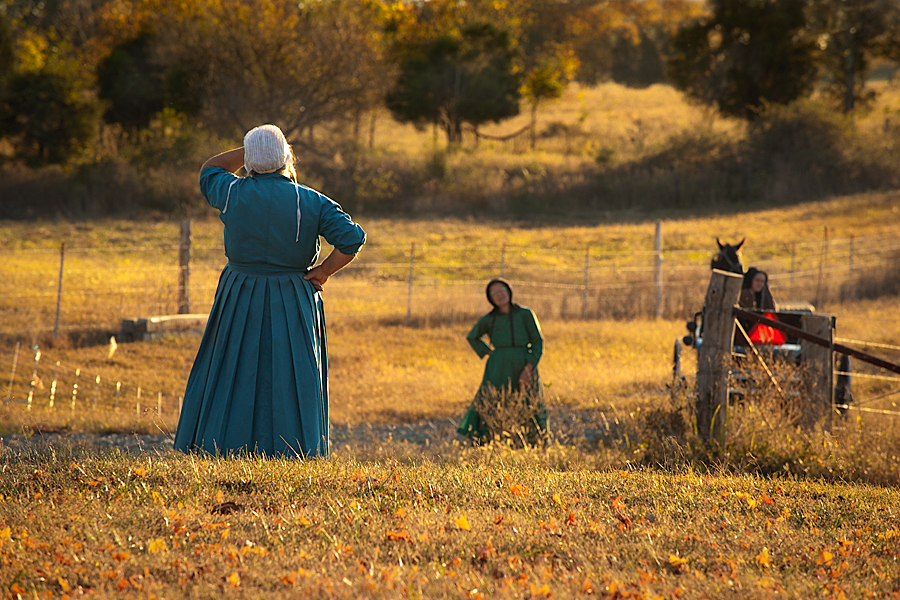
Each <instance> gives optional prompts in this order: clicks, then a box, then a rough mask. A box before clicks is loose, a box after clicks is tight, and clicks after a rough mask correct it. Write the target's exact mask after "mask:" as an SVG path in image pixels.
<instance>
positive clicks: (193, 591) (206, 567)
mask: <svg viewBox="0 0 900 600" xmlns="http://www.w3.org/2000/svg"><path fill="white" fill-rule="evenodd" d="M441 451H442V452H446V451H447V448H443V449H442V450H441ZM445 456H446V455H445ZM0 462H2V464H3V476H2V477H0V496H2V502H0V559H2V561H3V564H4V568H3V569H0V589H2V590H3V592H4V594H5V595H6V596H7V597H11V598H16V597H23V598H24V597H66V596H68V597H74V596H76V595H80V594H85V595H89V594H94V595H97V596H99V597H110V596H117V597H135V598H136V597H142V598H144V597H146V598H154V597H156V598H161V597H166V598H201V597H204V598H205V597H222V596H229V595H233V596H237V597H245V598H258V597H266V598H273V597H275V598H296V597H298V596H315V597H321V598H361V597H366V598H398V597H416V598H549V597H560V598H573V597H582V596H584V597H593V596H596V597H609V598H614V597H629V596H631V597H664V598H669V597H676V598H678V597H687V598H701V597H704V598H711V597H716V598H753V599H755V598H771V597H773V596H777V595H785V596H787V597H798V598H799V597H802V598H812V597H819V596H821V597H847V598H863V597H888V596H889V595H890V594H891V593H892V592H893V591H895V590H896V586H897V583H898V581H897V576H898V572H897V560H898V559H900V556H898V545H897V538H898V536H900V532H898V529H897V521H896V517H895V514H894V513H895V511H896V506H897V501H898V497H897V492H896V489H894V488H889V487H888V488H886V487H870V486H865V485H850V484H822V483H815V482H804V481H798V480H797V479H794V478H791V477H784V478H781V479H760V478H756V477H749V476H733V475H728V474H725V473H720V474H717V475H714V474H708V473H705V472H698V471H694V470H691V469H688V470H683V471H681V472H677V473H665V472H658V471H624V470H615V469H604V468H597V467H601V466H602V463H603V459H591V458H590V457H584V456H576V455H573V454H572V453H567V452H565V451H563V450H560V449H551V450H550V451H547V452H541V453H538V452H533V451H518V452H512V451H510V450H509V449H508V448H504V447H496V446H488V447H486V448H483V449H474V450H465V451H459V450H457V451H456V453H455V454H453V455H450V456H447V458H445V459H443V460H442V459H435V458H428V457H423V456H421V455H419V456H418V457H417V458H413V459H409V458H401V459H400V460H397V459H395V458H392V457H391V454H390V453H388V454H385V453H384V452H383V451H382V452H376V453H373V454H370V455H369V456H367V457H366V458H365V459H359V458H355V457H353V456H336V457H333V458H331V459H328V460H319V461H307V462H296V461H280V460H269V461H259V460H208V459H203V458H198V457H188V456H184V455H175V454H170V455H163V456H159V457H129V456H120V455H115V454H112V455H101V456H96V455H94V456H86V455H83V454H82V453H80V452H78V451H77V450H75V451H71V450H65V449H64V450H62V451H56V452H53V453H49V452H48V453H37V454H32V455H29V456H23V457H15V456H10V455H8V454H4V455H3V456H0Z"/></svg>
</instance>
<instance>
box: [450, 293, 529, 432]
mask: <svg viewBox="0 0 900 600" xmlns="http://www.w3.org/2000/svg"><path fill="white" fill-rule="evenodd" d="M485 337H487V339H488V341H489V342H490V344H488V343H486V342H485V341H484V339H483V338H485ZM466 340H467V341H468V342H469V345H470V346H471V347H472V349H473V350H474V351H475V353H476V354H478V357H479V358H484V356H485V355H487V356H488V359H487V363H486V364H485V366H484V376H483V377H482V380H481V385H480V386H479V388H478V392H477V393H476V396H475V401H474V402H473V403H472V406H471V407H470V408H469V411H468V412H467V413H466V416H465V417H464V418H463V421H462V423H461V424H460V427H459V432H460V433H462V434H464V435H469V436H471V437H477V438H484V437H488V436H489V435H490V433H491V432H489V431H488V430H487V428H486V426H485V424H484V423H483V420H482V419H481V418H480V416H479V415H478V410H480V409H479V405H482V408H481V410H483V405H484V402H485V398H487V397H488V396H490V395H494V396H496V394H497V392H501V393H502V392H503V391H504V390H505V391H506V392H526V393H527V395H528V396H529V398H530V399H531V401H532V406H534V407H535V408H536V409H537V414H536V419H537V422H538V428H539V429H541V430H543V429H544V426H545V425H546V413H545V412H544V411H543V402H542V399H541V397H542V392H541V385H540V377H539V375H538V370H537V366H538V363H539V362H540V360H541V356H542V355H543V352H544V338H543V335H542V334H541V327H540V325H539V324H538V321H537V318H536V317H535V316H534V312H532V311H531V309H528V308H524V307H515V308H514V309H513V310H511V311H510V312H509V313H493V312H492V313H488V314H486V315H485V316H483V317H482V318H481V319H479V320H478V322H477V323H476V324H475V326H474V327H473V328H472V329H471V331H469V333H468V335H467V336H466ZM527 363H531V364H532V365H533V366H534V367H535V368H534V369H533V371H532V379H531V383H530V385H529V386H528V389H527V390H522V389H520V385H519V376H520V375H521V373H522V370H523V369H524V368H525V365H526V364H527Z"/></svg>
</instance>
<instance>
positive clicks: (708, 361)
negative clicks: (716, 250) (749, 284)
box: [696, 269, 744, 441]
mask: <svg viewBox="0 0 900 600" xmlns="http://www.w3.org/2000/svg"><path fill="white" fill-rule="evenodd" d="M743 280H744V278H743V277H742V276H741V275H738V274H737V273H728V272H726V271H720V270H718V269H713V272H712V278H711V279H710V280H709V288H708V289H707V291H706V301H705V302H704V305H703V325H702V340H703V342H702V343H701V344H700V347H699V348H698V352H697V405H696V408H697V411H696V412H697V433H698V435H699V436H700V438H701V439H703V440H709V439H712V438H715V439H718V440H720V441H721V440H723V439H724V435H725V416H726V414H727V412H728V371H729V368H730V366H731V347H732V343H733V342H734V316H733V315H732V314H731V309H732V308H733V307H734V305H735V304H737V301H738V298H739V296H740V293H741V283H742V282H743Z"/></svg>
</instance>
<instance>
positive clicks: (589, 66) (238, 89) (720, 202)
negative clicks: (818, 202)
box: [0, 0, 900, 218]
mask: <svg viewBox="0 0 900 600" xmlns="http://www.w3.org/2000/svg"><path fill="white" fill-rule="evenodd" d="M898 59H900V6H898V3H897V2H895V1H889V2H884V1H882V0H777V1H774V0H710V1H709V2H708V3H703V2H697V1H690V0H603V1H600V0H576V1H566V2H563V1H561V0H559V1H547V0H490V1H488V0H472V1H468V2H459V1H458V0H430V1H428V2H421V1H419V2H390V1H388V0H301V1H300V2H297V1H292V2H288V1H287V0H192V1H191V2H164V1H161V0H41V1H38V0H0V197H2V199H3V201H2V202H0V218H32V217H43V216H62V217H94V216H101V215H119V216H137V215H148V214H159V215H161V216H167V215H168V216H192V215H194V214H199V213H201V212H202V211H203V210H204V204H203V202H202V199H201V198H200V196H199V192H198V190H197V186H196V170H197V167H198V166H199V165H200V164H201V162H202V161H203V160H204V159H205V158H207V157H208V156H210V155H212V154H215V153H217V152H219V151H222V150H224V149H227V148H230V147H234V146H237V145H239V144H240V140H241V137H242V135H243V133H244V132H245V131H247V130H248V129H249V128H251V127H253V126H255V125H257V124H259V123H262V122H271V123H275V124H277V125H279V126H280V127H281V128H282V129H283V130H284V131H285V133H286V135H287V136H288V138H289V140H290V141H291V143H292V145H293V146H294V149H295V152H296V154H297V156H298V159H299V161H300V163H299V165H298V166H299V169H298V171H299V173H300V176H301V178H302V180H303V181H304V182H306V183H308V184H309V185H311V186H313V187H316V188H318V189H320V190H321V191H323V192H324V193H326V194H328V195H329V196H332V197H334V198H335V199H337V200H338V201H339V202H341V203H342V204H343V205H344V206H345V207H346V208H348V209H349V210H350V211H351V212H354V213H366V214H375V215H378V214H384V215H406V214H454V215H470V214H491V213H496V214H500V215H504V216H506V215H513V216H520V217H521V216H529V215H547V214H550V213H553V214H560V213H563V214H576V213H578V214H583V213H584V212H585V211H593V212H596V213H599V214H602V213H603V212H604V211H613V210H619V209H623V208H634V207H637V208H646V209H661V208H662V209H668V208H676V209H688V210H691V209H696V208H701V207H717V208H725V209H727V208H728V207H729V206H735V207H737V206H745V205H747V204H754V203H756V204H758V203H763V204H769V205H771V204H781V203H790V202H797V201H803V200H810V199H816V198H822V197H826V196H829V195H834V194H846V193H855V192H860V191H866V190H872V189H893V188H896V187H898V186H900V169H898V168H897V166H896V165H897V164H898V158H900V156H898V153H900V144H898V143H897V142H900V128H898V127H897V121H898V119H897V115H898V111H900V94H897V93H896V91H895V90H894V73H895V72H896V67H895V66H894V65H895V64H896V63H897V61H898Z"/></svg>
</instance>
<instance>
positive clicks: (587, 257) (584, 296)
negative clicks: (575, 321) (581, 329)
mask: <svg viewBox="0 0 900 600" xmlns="http://www.w3.org/2000/svg"><path fill="white" fill-rule="evenodd" d="M590 268H591V247H590V246H588V247H587V250H585V251H584V285H582V287H581V320H582V321H584V320H585V319H587V301H588V274H589V273H590Z"/></svg>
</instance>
